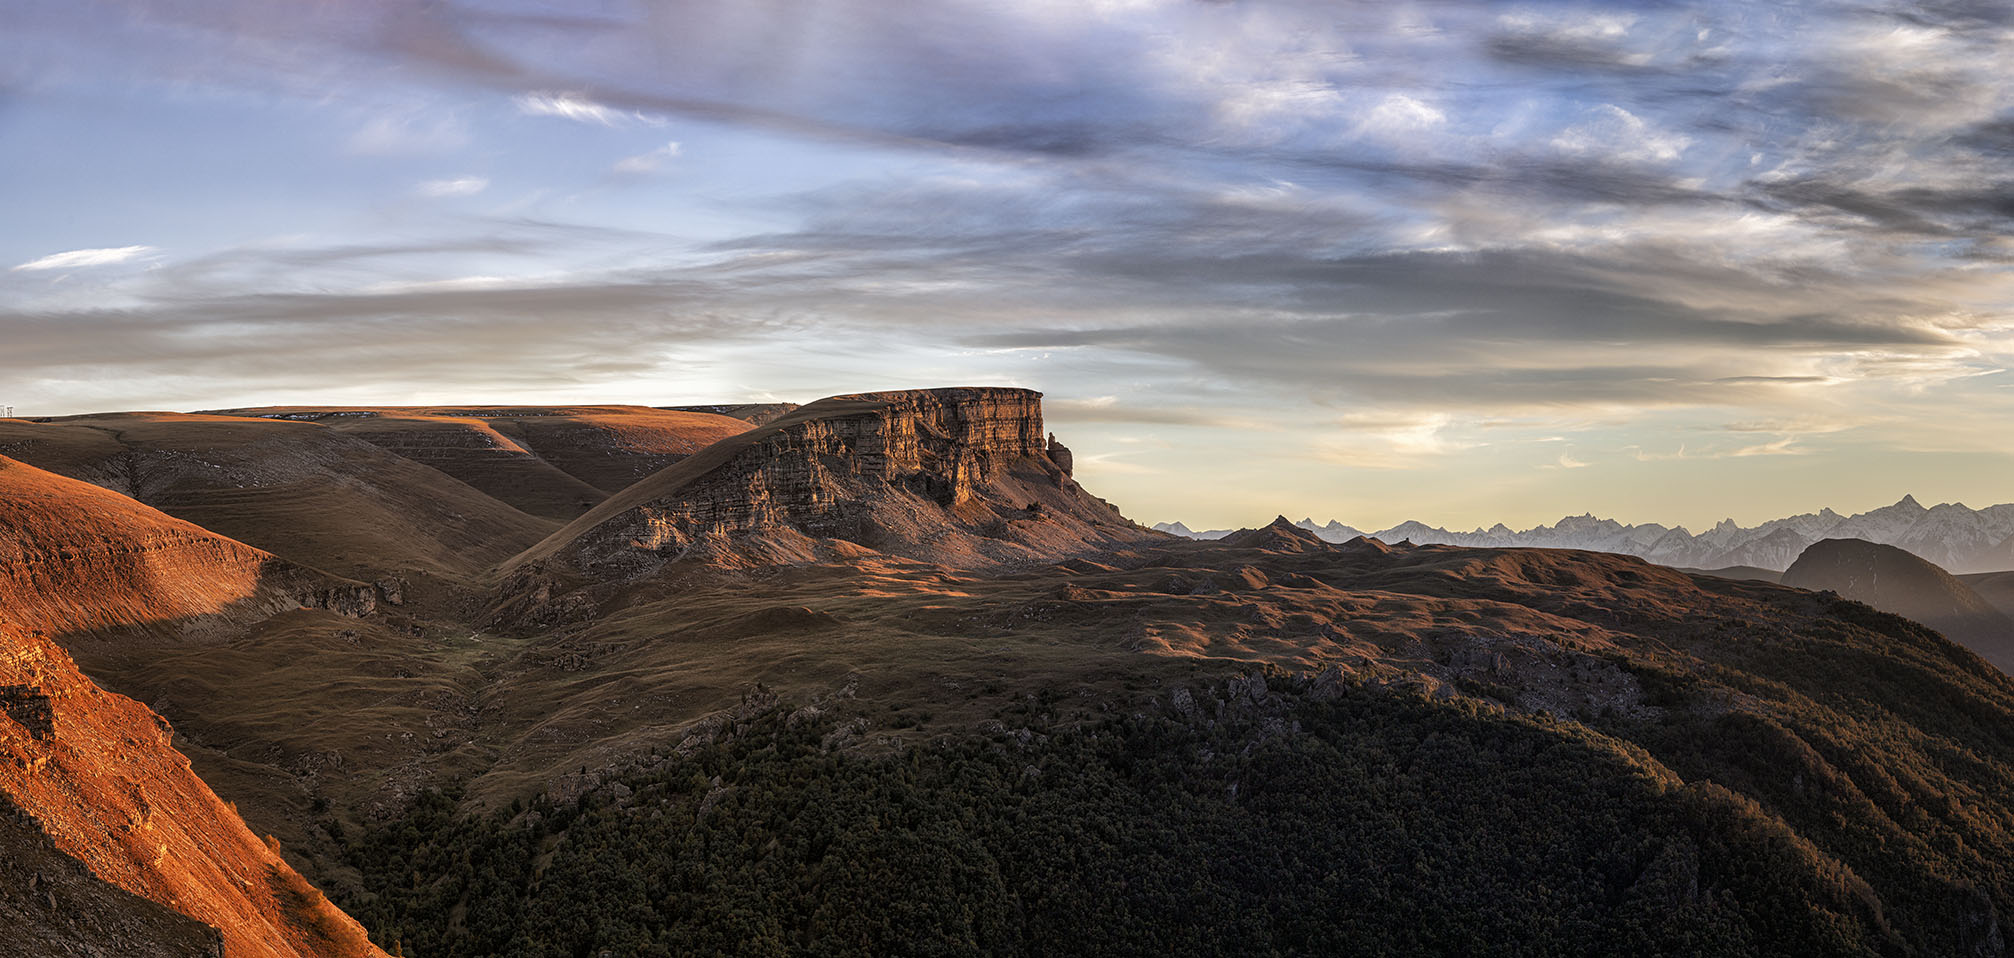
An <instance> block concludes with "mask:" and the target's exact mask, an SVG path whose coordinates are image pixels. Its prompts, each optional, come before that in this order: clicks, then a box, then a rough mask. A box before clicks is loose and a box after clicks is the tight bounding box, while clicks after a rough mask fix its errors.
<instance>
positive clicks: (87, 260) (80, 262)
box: [13, 246, 154, 272]
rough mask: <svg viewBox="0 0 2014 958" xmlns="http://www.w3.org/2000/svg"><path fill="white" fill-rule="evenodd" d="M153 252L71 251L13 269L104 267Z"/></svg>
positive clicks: (114, 248)
mask: <svg viewBox="0 0 2014 958" xmlns="http://www.w3.org/2000/svg"><path fill="white" fill-rule="evenodd" d="M153 251H154V247H152V246H111V247H105V248H102V249H73V250H70V251H69V252H66V253H51V254H49V255H47V256H44V257H42V258H40V259H32V260H29V261H28V262H26V263H22V264H21V265H19V266H16V267H13V269H14V271H15V272H27V271H33V270H46V269H76V268H78V267H82V266H106V265H110V264H112V263H123V262H126V261H127V260H129V259H132V258H134V257H136V256H144V255H146V254H148V253H151V252H153Z"/></svg>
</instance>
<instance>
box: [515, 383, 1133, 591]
mask: <svg viewBox="0 0 2014 958" xmlns="http://www.w3.org/2000/svg"><path fill="white" fill-rule="evenodd" d="M1070 458H1071V457H1070V455H1069V451H1068V450H1067V449H1065V448H1063V446H1062V444H1061V443H1059V442H1056V441H1055V440H1054V437H1051V436H1049V435H1048V433H1047V432H1046V431H1045V430H1044V429H1043V424H1042V395H1041V394H1040V393H1038V392H1034V391H1032V390H1026V389H1010V388H1001V387H959V388H948V389H929V390H913V391H904V392H886V393H866V394H860V395H850V396H836V397H833V398H830V399H824V400H820V401H818V402H815V403H812V404H810V405H807V406H804V407H802V408H800V409H797V410H795V411H794V412H792V413H790V414H789V415H786V416H783V417H781V418H778V419H776V420H774V421H772V422H770V423H769V424H767V425H765V426H762V427H759V428H757V429H753V430H750V431H748V432H745V433H742V434H740V435H738V436H733V437H730V438H728V439H726V440H723V441H721V442H719V443H715V444H714V445H713V446H710V447H708V448H707V449H705V450H703V451H701V452H700V453H698V454H697V455H694V456H692V457H691V458H689V459H687V460H685V461H683V462H680V463H678V464H677V465H675V466H672V467H671V468H669V469H666V470H664V471H662V472H659V473H657V474H656V475H653V476H651V477H650V478H648V479H646V480H644V481H642V482H639V483H637V484H636V485H635V486H632V487H630V488H629V489H627V490H624V491H623V492H622V493H621V494H620V495H617V496H615V497H613V498H611V499H610V500H609V501H608V502H605V503H603V504H602V505H601V506H599V507H597V508H596V509H594V510H593V511H591V512H589V513H588V514H587V515H585V516H582V517H581V518H580V519H578V520H576V521H575V522H574V523H573V524H571V525H569V526H568V527H566V528H565V529H562V530H561V531H560V532H559V533H558V534H556V535H554V536H553V537H552V538H550V539H548V540H546V542H544V543H541V544H540V545H539V546H538V547H536V548H534V549H532V550H530V551H528V552H527V553H525V554H524V555H522V556H520V557H519V558H518V560H516V561H514V562H513V563H512V564H511V565H510V567H509V569H510V571H513V572H521V571H523V570H525V569H532V570H533V571H534V572H537V573H541V574H542V572H543V571H544V570H547V569H548V567H550V566H557V567H561V568H564V569H566V570H570V571H572V572H577V573H585V574H587V575H589V576H592V577H594V578H598V579H607V578H611V577H613V578H628V577H634V576H635V575H638V574H642V573H646V572H648V571H650V570H651V569H654V568H656V567H657V566H659V565H661V564H663V563H665V562H668V561H674V560H677V559H681V558H693V557H702V556H704V557H715V558H718V557H721V556H723V555H726V554H729V553H731V554H732V555H733V556H734V557H735V558H737V559H738V560H741V561H744V562H747V561H756V562H774V561H802V560H808V559H814V558H818V557H821V556H822V555H824V554H825V552H829V551H830V550H831V549H832V548H840V549H842V550H843V549H845V548H865V549H870V550H874V551H878V552H883V553H888V554H893V555H900V556H905V557H909V558H916V559H921V560H925V561H932V562H940V563H944V564H947V565H956V566H975V565H978V566H985V565H994V566H997V565H1001V564H1009V563H1013V562H1017V561H1037V560H1051V561H1053V560H1054V559H1056V558H1060V557H1061V556H1063V555H1066V554H1069V553H1072V552H1076V551H1083V550H1085V549H1091V548H1099V547H1102V546H1104V545H1109V544H1112V543H1116V542H1129V541H1138V540H1140V539H1143V538H1152V537H1155V536H1156V534H1155V533H1152V532H1149V531H1147V530H1143V529H1141V528H1139V527H1138V526H1136V525H1134V524H1133V523H1131V522H1129V521H1127V520H1126V519H1125V518H1124V517H1122V516H1120V515H1119V513H1118V512H1117V510H1115V509H1113V508H1112V507H1111V505H1110V504H1109V503H1106V502H1104V501H1103V500H1101V499H1098V498H1096V497H1094V496H1091V495H1089V494H1088V493H1086V492H1084V491H1083V490H1082V489H1081V488H1079V487H1078V486H1077V484H1076V483H1075V482H1074V481H1073V480H1072V479H1071V478H1070V469H1069V465H1070ZM1059 459H1060V460H1061V461H1060V462H1059V461H1058V460H1059ZM821 549H823V550H825V551H824V552H822V551H821ZM520 578H521V579H522V576H520ZM527 587H532V586H531V584H530V583H527V582H523V581H520V582H519V583H518V588H516V589H514V590H513V591H523V589H524V588H527ZM536 588H539V589H542V590H544V591H545V592H547V593H550V592H552V591H553V588H552V584H551V582H550V581H549V580H546V581H542V582H541V583H540V584H539V585H537V586H536Z"/></svg>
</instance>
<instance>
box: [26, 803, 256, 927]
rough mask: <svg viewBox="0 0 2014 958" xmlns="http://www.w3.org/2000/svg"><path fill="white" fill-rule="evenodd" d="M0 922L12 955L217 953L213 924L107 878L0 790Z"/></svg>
mask: <svg viewBox="0 0 2014 958" xmlns="http://www.w3.org/2000/svg"><path fill="white" fill-rule="evenodd" d="M0 888H5V889H7V892H5V893H0V929H4V931H5V934H6V945H7V949H8V952H7V953H8V954H10V955H16V956H19V958H43V956H50V958H54V956H59V955H60V956H65V958H127V956H130V955H154V956H159V958H218V955H219V954H221V952H222V949H223V947H224V942H223V938H222V937H221V936H220V935H219V934H218V933H217V930H216V929H214V928H211V927H210V926H208V925H205V924H203V923H202V922H200V921H197V920H195V919H193V918H190V917H189V916H187V915H184V914H181V913H179V912H176V911H173V910H171V909H168V908H164V907H162V906H160V905H157V904H155V903H153V902H151V901H148V900H147V899H145V898H141V897H140V896H138V895H135V894H133V893H132V892H129V891H127V890H125V889H123V888H120V887H119V886H117V885H114V884H112V883H110V882H107V881H105V880H103V879H101V878H99V877H98V876H96V875H93V874H91V870H90V869H88V868H85V867H84V864H83V863H82V862H79V861H78V860H76V859H75V858H72V857H70V856H68V855H65V854H63V852H62V851H61V850H59V849H57V847H56V845H55V843H54V842H51V841H50V840H49V835H48V833H46V832H44V831H43V830H42V826H41V824H40V823H39V822H37V821H35V819H34V818H32V817H30V816H29V815H28V814H27V813H26V812H23V811H21V810H20V809H19V808H17V807H15V806H14V803H13V802H12V801H10V800H9V799H8V798H7V797H6V796H5V795H4V794H0Z"/></svg>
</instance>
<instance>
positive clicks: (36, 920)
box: [0, 629, 383, 958]
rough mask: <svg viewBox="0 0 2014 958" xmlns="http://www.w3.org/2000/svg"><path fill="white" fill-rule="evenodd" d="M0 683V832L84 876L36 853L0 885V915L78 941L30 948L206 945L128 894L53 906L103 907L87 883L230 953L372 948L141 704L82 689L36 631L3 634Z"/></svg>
mask: <svg viewBox="0 0 2014 958" xmlns="http://www.w3.org/2000/svg"><path fill="white" fill-rule="evenodd" d="M0 690H4V708H0V806H4V807H7V808H10V809H13V810H15V811H16V812H17V813H18V814H17V815H16V819H17V820H16V821H14V822H13V823H12V824H14V825H15V826H18V827H14V828H11V829H0V841H4V842H7V843H10V844H13V845H18V846H20V847H21V848H22V849H23V850H24V851H23V854H38V855H42V854H46V851H47V850H46V849H44V848H43V845H44V843H46V844H47V845H48V846H52V847H53V849H54V851H56V852H59V853H60V854H61V855H62V856H67V857H68V858H69V859H74V860H75V862H76V863H78V864H79V865H81V867H82V869H83V870H85V871H88V873H89V878H88V879H86V878H84V877H81V876H80V875H79V874H78V873H77V872H78V870H77V869H76V868H73V867H71V866H69V865H64V864H61V863H60V862H56V861H52V862H51V863H48V864H47V866H46V867H42V868H37V869H36V871H35V873H34V874H33V875H30V876H27V881H28V883H27V884H14V883H10V885H9V887H7V888H5V889H0V899H5V903H4V904H0V915H5V914H7V913H9V912H14V913H19V914H21V915H23V916H24V918H23V920H24V921H29V919H32V922H30V923H29V924H28V926H27V928H28V931H30V932H34V931H35V930H36V929H38V928H40V929H47V930H50V932H51V934H57V933H63V934H71V933H74V934H78V935H82V936H84V937H83V938H82V939H80V940H78V941H71V942H65V943H64V946H65V949H66V950H62V951H51V952H45V953H50V954H77V953H84V954H89V953H92V952H89V951H76V950H69V949H70V946H72V945H83V944H92V943H94V942H100V943H102V942H111V943H117V944H119V946H120V947H122V948H124V949H125V950H123V951H120V950H116V949H115V950H110V951H101V952H99V953H106V954H129V955H139V954H162V955H169V954H215V953H216V952H215V950H214V948H213V947H211V946H210V944H209V943H210V942H212V941H213V940H214V939H213V937H212V936H211V934H210V933H209V932H207V931H204V930H202V929H201V928H200V927H199V926H196V927H192V925H193V923H190V922H176V921H172V920H167V919H166V918H164V916H162V915H160V914H159V913H158V912H155V911H153V910H151V909H147V908H140V907H135V906H134V905H133V904H131V903H127V904H119V905H118V910H117V912H116V913H108V914H106V915H96V914H77V913H72V912H66V911H65V909H66V908H67V909H86V908H97V907H101V905H102V904H103V903H105V902H113V903H117V902H118V901H119V900H120V899H119V896H117V895H113V894H111V893H110V892H109V890H107V889H102V888H98V887H96V885H97V883H99V882H102V883H106V884H109V885H111V886H115V887H116V888H118V889H121V890H123V891H124V892H126V893H130V894H131V895H136V896H139V897H140V898H143V899H146V900H148V901H151V902H153V903H155V904H156V905H159V906H162V907H164V908H166V909H169V910H171V911H173V912H176V913H178V914H180V915H182V916H186V917H187V918H189V919H193V920H194V922H197V923H200V924H201V925H208V926H210V927H212V928H215V929H218V931H219V932H220V933H221V937H222V942H223V944H224V947H225V952H224V953H227V954H229V955H231V956H232V958H296V956H298V958H309V956H315V958H320V956H357V958H361V956H367V955H382V954H383V953H382V952H380V951H378V950H377V949H376V948H373V947H371V946H370V944H369V943H368V942H367V941H366V940H365V939H364V935H363V931H362V929H361V928H360V927H358V926H357V924H356V922H354V921H352V920H350V918H349V917H348V916H347V915H344V914H343V913H342V912H341V911H338V910H337V909H336V908H335V907H334V906H333V905H330V904H329V903H328V902H327V900H325V899H323V898H322V897H321V895H320V893H319V892H316V891H315V890H314V889H313V888H312V887H311V886H309V885H308V884H307V882H306V881H305V880H303V879H302V878H301V876H300V875H298V874H296V873H295V872H294V870H293V869H292V868H291V867H289V866H288V865H287V863H286V862H284V861H282V860H281V859H280V857H279V855H278V854H276V853H275V851H274V850H273V849H272V848H270V847H268V846H267V845H266V843H264V842H262V841H260V840H259V839H258V838H257V837H256V836H254V835H253V834H252V833H251V831H249V830H248V829H247V828H246V827H245V824H244V823H243V822H242V821H240V820H239V819H238V816H237V814H236V813H235V812H234V811H233V810H232V809H230V808H229V807H227V806H226V805H225V804H224V803H223V802H222V801H220V800H218V798H217V796H216V795H215V794H214V793H212V792H211V791H210V789H209V787H208V786H206V785H204V784H203V782H202V781H201V780H200V779H198V778H197V777H196V775H195V773H194V772H192V771H190V770H189V762H188V760H187V759H186V758H184V757H182V755H181V754H179V753H178V752H176V751H175V750H174V748H173V747H172V745H171V744H170V742H171V739H172V738H173V735H174V732H173V730H172V729H171V728H169V726H168V723H167V722H166V721H164V720H162V719H161V718H160V717H159V716H156V715H155V714H154V713H153V712H151V711H149V710H148V709H147V708H146V707H145V706H142V705H141V704H139V703H138V702H135V701H133V700H132V699H129V698H126V697H124V696H120V695H113V694H111V693H108V692H106V691H104V690H103V689H100V688H98V687H97V686H96V685H95V684H93V683H92V682H91V681H90V680H89V679H87V678H85V677H84V675H83V674H82V673H80V672H78V671H77V667H76V665H75V664H74V663H72V661H71V660H70V657H69V656H68V655H66V654H64V653H63V651H62V650H61V649H58V648H57V647H56V646H55V645H53V644H51V643H50V642H48V641H47V640H45V639H41V638H38V637H34V636H29V635H24V634H21V633H19V632H16V631H13V630H7V629H0ZM38 831H39V832H40V836H38V835H36V834H35V833H36V832H38ZM45 883H46V887H44V886H45ZM38 899H39V900H38ZM94 903H97V904H94ZM105 907H109V906H105ZM114 919H116V920H114ZM65 929H70V931H68V932H66V931H65ZM156 935H162V936H167V937H166V938H164V939H161V940H156V938H155V936H156ZM20 945H22V942H20V941H13V942H11V944H9V945H8V946H6V947H8V948H13V947H16V946H20ZM108 947H110V946H109V945H108ZM9 953H16V952H12V951H10V952H9ZM30 953H33V952H30Z"/></svg>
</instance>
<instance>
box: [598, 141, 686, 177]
mask: <svg viewBox="0 0 2014 958" xmlns="http://www.w3.org/2000/svg"><path fill="white" fill-rule="evenodd" d="M680 152H682V149H681V147H680V146H679V145H678V143H677V142H676V141H673V142H671V143H667V144H665V145H663V146H660V147H658V148H657V149H655V150H651V151H649V152H647V153H638V154H637V155H635V156H626V157H623V158H622V159H620V160H617V161H616V163H615V166H614V167H612V170H613V171H614V172H616V173H623V174H628V175H632V176H641V175H644V174H647V173H655V172H657V171H658V170H659V169H660V168H662V167H663V166H664V164H666V163H669V162H671V161H672V160H674V159H677V158H678V155H679V153H680Z"/></svg>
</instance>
